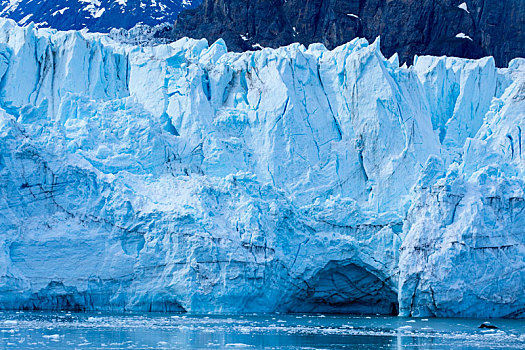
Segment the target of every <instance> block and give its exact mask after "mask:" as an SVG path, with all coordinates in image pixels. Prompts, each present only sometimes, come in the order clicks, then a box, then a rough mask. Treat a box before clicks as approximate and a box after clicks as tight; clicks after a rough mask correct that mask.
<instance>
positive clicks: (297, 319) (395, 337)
mask: <svg viewBox="0 0 525 350" xmlns="http://www.w3.org/2000/svg"><path fill="white" fill-rule="evenodd" d="M484 322H486V320H476V319H432V318H429V319H425V318H417V319H408V318H399V317H383V316H374V317H353V316H333V315H276V314H269V315H232V316H212V315H209V316H206V315H184V314H176V315H173V314H151V313H149V314H117V315H115V314H108V313H68V312H58V313H49V312H1V313H0V348H1V349H14V348H23V349H70V348H71V349H230V348H237V349H244V348H246V349H248V348H249V349H503V348H512V349H518V348H522V349H525V321H523V320H501V319H497V320H490V323H487V324H489V325H491V326H496V327H497V328H495V329H490V328H479V326H480V325H481V324H482V323H484Z"/></svg>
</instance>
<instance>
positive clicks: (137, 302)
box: [0, 19, 525, 317]
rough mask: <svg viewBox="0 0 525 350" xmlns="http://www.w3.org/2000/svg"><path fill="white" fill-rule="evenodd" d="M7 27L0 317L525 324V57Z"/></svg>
mask: <svg viewBox="0 0 525 350" xmlns="http://www.w3.org/2000/svg"><path fill="white" fill-rule="evenodd" d="M379 46H380V43H379V40H376V41H375V42H374V43H372V44H369V43H368V42H367V41H366V40H364V39H355V40H353V41H351V42H349V43H347V44H345V45H342V46H340V47H338V48H336V49H334V50H332V51H329V50H327V49H326V48H325V47H324V46H322V45H320V44H314V45H311V46H310V47H308V48H305V47H303V46H301V45H298V44H294V45H290V46H287V47H282V48H279V49H263V50H261V51H257V52H245V53H233V52H228V51H227V48H226V46H225V44H224V42H223V41H222V40H218V41H217V42H215V43H213V44H212V45H209V44H208V42H207V41H206V40H193V39H187V38H186V39H181V40H179V41H176V42H174V43H171V44H168V45H158V46H150V47H139V46H131V45H127V44H122V43H119V42H116V41H113V40H111V39H110V38H108V37H107V36H105V35H102V34H94V33H86V32H75V31H69V32H57V31H54V30H49V29H37V28H35V27H34V26H33V25H28V26H26V27H19V26H17V25H16V24H15V23H14V22H13V21H11V20H6V19H0V78H1V80H0V179H1V181H0V309H29V310H40V309H51V310H53V309H69V310H136V311H188V312H194V313H207V312H212V313H236V312H276V311H279V312H343V313H347V312H348V313H364V314H376V313H381V314H390V313H394V314H396V313H397V312H399V314H400V315H406V316H408V315H411V316H439V317H447V316H465V317H475V316H478V317H482V316H483V317H502V316H508V317H523V316H524V314H525V293H524V290H525V201H524V198H525V194H524V190H525V162H524V157H525V149H522V147H523V146H524V145H523V142H524V141H525V140H524V138H523V135H522V133H523V132H525V59H515V60H513V61H512V62H511V63H510V65H509V67H508V68H504V69H500V68H496V67H495V64H494V60H493V59H492V58H484V59H480V60H467V59H459V58H448V57H430V56H423V57H416V58H415V61H414V64H413V65H412V66H410V67H407V66H406V65H401V66H400V63H399V59H398V58H397V56H396V55H394V56H393V57H391V58H390V59H386V58H385V57H383V55H382V54H381V52H380V49H379Z"/></svg>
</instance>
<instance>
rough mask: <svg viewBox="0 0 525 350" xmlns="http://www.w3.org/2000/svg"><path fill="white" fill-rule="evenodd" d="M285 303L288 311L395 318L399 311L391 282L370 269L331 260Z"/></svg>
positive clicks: (360, 265)
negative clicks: (377, 315)
mask: <svg viewBox="0 0 525 350" xmlns="http://www.w3.org/2000/svg"><path fill="white" fill-rule="evenodd" d="M305 284H306V288H304V289H302V290H301V291H300V292H299V293H297V294H296V295H295V296H294V297H293V300H292V301H291V302H290V303H289V304H288V311H289V312H309V313H318V312H319V313H336V314H337V313H341V314H356V315H376V314H381V315H394V316H397V315H398V312H399V304H398V296H397V292H396V290H395V287H394V284H393V283H392V281H389V280H386V279H384V278H382V277H381V274H380V273H379V271H377V270H374V269H373V268H371V267H370V266H366V265H364V264H358V263H356V262H348V261H330V262H329V263H328V264H326V265H325V266H324V267H323V268H322V269H321V270H320V271H319V272H317V273H316V274H315V275H314V276H313V277H312V278H311V279H309V280H307V281H306V282H305Z"/></svg>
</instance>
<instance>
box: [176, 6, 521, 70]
mask: <svg viewBox="0 0 525 350" xmlns="http://www.w3.org/2000/svg"><path fill="white" fill-rule="evenodd" d="M461 33H462V34H461ZM169 35H170V36H171V37H172V38H173V39H176V38H179V37H182V36H190V37H194V38H202V37H205V38H207V39H208V40H210V41H214V40H216V39H218V38H221V37H222V38H224V39H225V41H226V43H227V45H228V47H229V48H230V49H231V50H236V51H242V50H252V49H254V47H257V45H256V44H260V45H262V46H269V47H277V46H281V45H286V44H290V43H293V42H300V43H303V44H305V45H306V44H310V43H313V42H322V43H324V44H325V45H326V46H327V47H328V48H333V47H335V46H337V45H340V44H342V43H345V42H347V41H349V40H351V39H353V38H355V37H366V38H367V39H369V40H374V39H375V38H376V37H377V36H378V35H380V36H381V39H382V40H381V46H382V50H383V52H384V54H385V55H387V56H389V55H392V54H393V53H395V52H398V53H399V55H400V58H401V60H402V61H409V62H410V61H412V58H413V55H415V54H431V55H449V56H460V57H469V58H479V57H483V56H488V55H492V56H494V57H495V59H496V63H497V64H498V65H499V66H504V65H506V64H507V63H508V61H510V59H512V58H514V57H524V56H525V1H523V0H465V4H463V0H440V1H436V0H203V2H202V4H201V5H200V6H199V7H197V8H196V9H193V10H187V11H184V12H182V13H181V14H180V15H179V17H178V19H177V21H176V22H175V26H174V29H173V31H172V32H171V33H170V34H169ZM254 45H255V46H254Z"/></svg>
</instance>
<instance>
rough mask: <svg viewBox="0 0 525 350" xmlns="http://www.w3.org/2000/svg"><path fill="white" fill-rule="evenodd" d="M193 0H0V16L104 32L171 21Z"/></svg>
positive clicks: (18, 20)
mask: <svg viewBox="0 0 525 350" xmlns="http://www.w3.org/2000/svg"><path fill="white" fill-rule="evenodd" d="M199 3H200V1H195V0H45V1H36V0H0V16H2V17H9V18H12V19H14V20H15V21H17V22H18V23H19V24H21V25H24V24H29V23H30V22H34V23H37V25H38V26H43V27H52V28H57V29H61V30H69V29H82V28H88V29H89V30H91V31H94V32H107V31H109V30H110V29H111V28H125V29H129V28H131V27H134V26H135V25H136V24H140V23H143V24H149V25H156V24H159V23H163V22H173V21H174V20H175V19H176V18H177V15H178V14H179V12H180V11H182V10H184V9H189V8H193V7H195V6H196V5H198V4H199Z"/></svg>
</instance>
